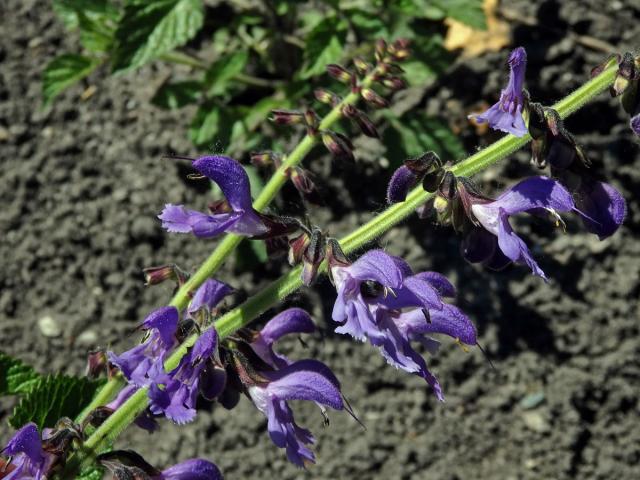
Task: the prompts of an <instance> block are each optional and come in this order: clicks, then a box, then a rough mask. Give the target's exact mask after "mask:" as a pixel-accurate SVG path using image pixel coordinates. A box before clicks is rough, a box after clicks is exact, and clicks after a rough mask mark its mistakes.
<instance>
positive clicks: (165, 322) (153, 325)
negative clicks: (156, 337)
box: [142, 306, 180, 348]
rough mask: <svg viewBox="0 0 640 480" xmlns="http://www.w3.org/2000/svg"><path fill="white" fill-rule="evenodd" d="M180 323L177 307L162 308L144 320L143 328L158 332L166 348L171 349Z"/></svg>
mask: <svg viewBox="0 0 640 480" xmlns="http://www.w3.org/2000/svg"><path fill="white" fill-rule="evenodd" d="M179 321H180V314H179V313H178V309H177V308H176V307H171V306H170V307H160V308H158V309H156V310H154V311H153V312H151V313H150V314H149V315H148V316H147V318H145V319H144V321H143V322H142V327H143V328H144V329H146V330H150V329H155V330H157V331H158V333H159V334H160V338H161V340H162V343H163V344H164V346H165V347H166V348H170V347H172V346H173V343H174V342H175V333H176V330H177V329H178V322H179Z"/></svg>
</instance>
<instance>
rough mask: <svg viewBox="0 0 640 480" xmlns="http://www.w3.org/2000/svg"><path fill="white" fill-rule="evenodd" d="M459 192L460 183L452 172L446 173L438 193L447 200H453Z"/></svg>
mask: <svg viewBox="0 0 640 480" xmlns="http://www.w3.org/2000/svg"><path fill="white" fill-rule="evenodd" d="M457 192H458V181H457V180H456V177H455V175H454V174H453V173H451V172H445V174H444V176H443V177H442V181H441V182H440V185H439V186H438V193H439V194H440V196H442V197H443V198H446V199H447V200H453V199H454V198H455V197H456V195H457Z"/></svg>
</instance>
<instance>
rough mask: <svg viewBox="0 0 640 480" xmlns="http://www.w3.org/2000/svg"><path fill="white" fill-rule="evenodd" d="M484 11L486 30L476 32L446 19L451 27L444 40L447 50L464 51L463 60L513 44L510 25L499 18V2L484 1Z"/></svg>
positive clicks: (450, 19)
mask: <svg viewBox="0 0 640 480" xmlns="http://www.w3.org/2000/svg"><path fill="white" fill-rule="evenodd" d="M483 9H484V13H485V16H486V20H487V29H486V30H476V29H474V28H472V27H470V26H468V25H465V24H464V23H461V22H459V21H457V20H454V19H452V18H447V19H445V24H446V25H447V26H448V27H449V30H448V31H447V35H446V38H445V40H444V47H445V48H446V49H447V50H458V49H462V57H463V58H473V57H477V56H479V55H482V54H483V53H485V52H497V51H499V50H502V49H503V48H504V47H506V46H508V45H509V44H510V43H511V28H510V26H509V24H508V23H507V22H505V21H503V20H500V19H499V18H498V17H497V10H498V0H484V3H483Z"/></svg>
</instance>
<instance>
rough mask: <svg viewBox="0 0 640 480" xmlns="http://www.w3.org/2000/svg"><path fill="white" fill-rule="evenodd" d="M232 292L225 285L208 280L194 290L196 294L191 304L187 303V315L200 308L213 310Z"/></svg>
mask: <svg viewBox="0 0 640 480" xmlns="http://www.w3.org/2000/svg"><path fill="white" fill-rule="evenodd" d="M232 292H233V288H231V287H230V286H229V285H227V284H226V283H224V282H219V281H218V280H215V279H213V278H210V279H208V280H206V281H205V282H204V283H203V284H202V285H200V288H198V290H196V293H195V294H194V295H193V298H192V299H191V303H189V308H188V309H187V312H188V313H189V315H193V314H195V313H196V312H197V311H198V310H200V309H201V308H206V309H208V310H213V308H214V307H215V306H216V305H218V303H220V301H221V300H222V299H223V298H224V297H226V296H227V295H230V294H231V293H232Z"/></svg>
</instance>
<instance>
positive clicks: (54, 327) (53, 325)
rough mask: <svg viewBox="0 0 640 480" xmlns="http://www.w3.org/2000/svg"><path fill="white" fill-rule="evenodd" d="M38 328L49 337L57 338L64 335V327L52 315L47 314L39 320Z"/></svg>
mask: <svg viewBox="0 0 640 480" xmlns="http://www.w3.org/2000/svg"><path fill="white" fill-rule="evenodd" d="M38 328H39V329H40V333H42V335H44V336H45V337H48V338H55V337H59V336H60V335H62V328H60V325H59V324H58V322H56V321H55V320H54V319H53V317H52V316H51V315H45V316H44V317H41V318H40V319H39V320H38Z"/></svg>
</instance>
